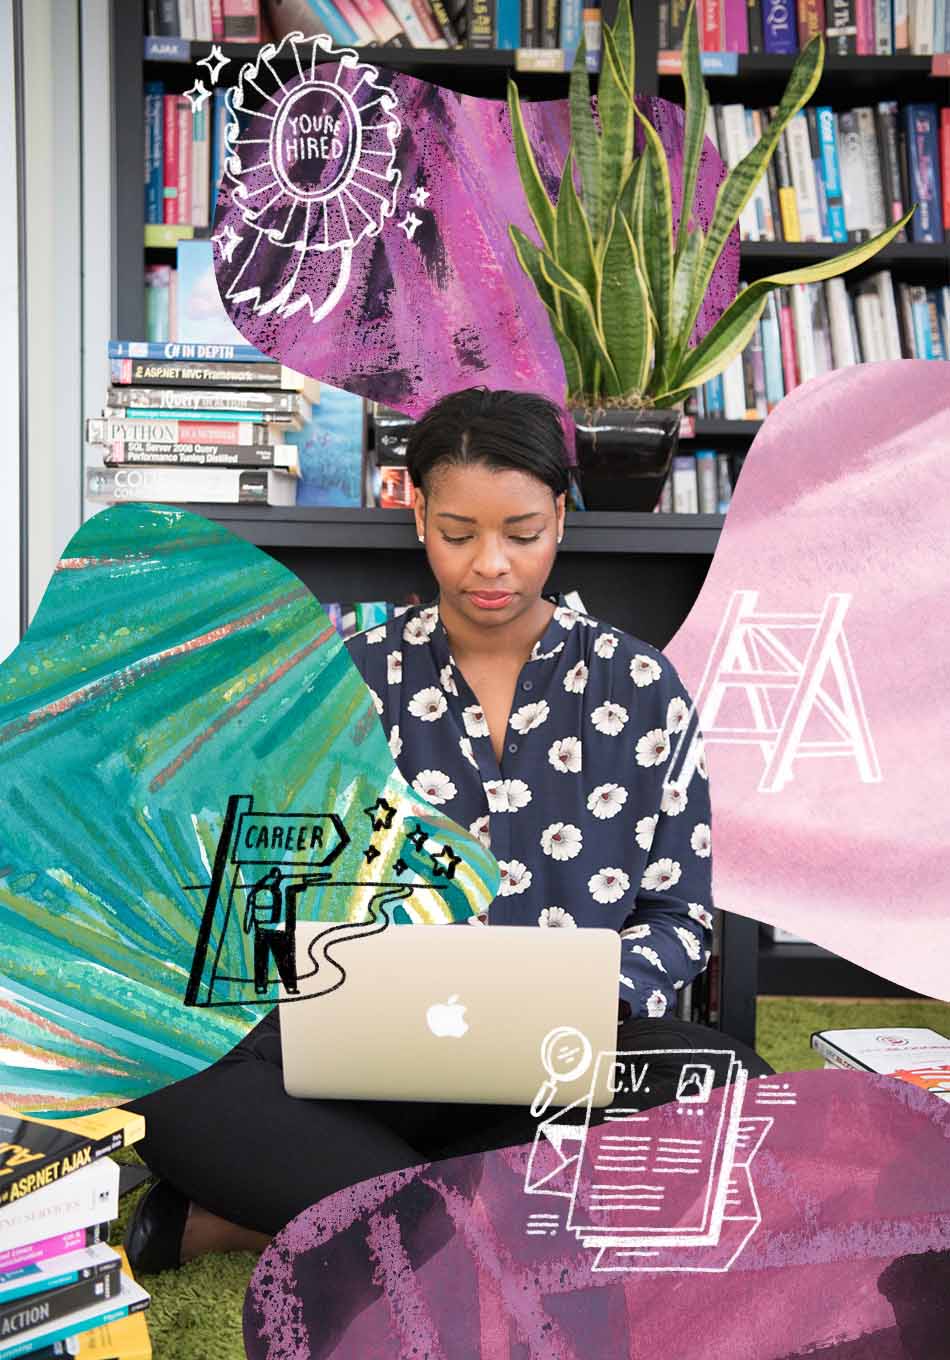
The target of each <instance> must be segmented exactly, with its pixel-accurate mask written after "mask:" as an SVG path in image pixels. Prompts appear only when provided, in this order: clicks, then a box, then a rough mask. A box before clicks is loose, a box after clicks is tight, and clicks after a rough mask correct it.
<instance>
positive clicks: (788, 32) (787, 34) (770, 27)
mask: <svg viewBox="0 0 950 1360" xmlns="http://www.w3.org/2000/svg"><path fill="white" fill-rule="evenodd" d="M762 4H763V7H764V8H763V16H762V18H763V24H764V28H765V50H766V52H770V53H773V54H774V55H776V56H791V55H793V54H794V53H795V52H797V51H798V26H797V23H796V18H795V6H794V0H762Z"/></svg>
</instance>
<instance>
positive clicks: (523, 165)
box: [508, 80, 554, 250]
mask: <svg viewBox="0 0 950 1360" xmlns="http://www.w3.org/2000/svg"><path fill="white" fill-rule="evenodd" d="M508 115H509V117H510V119H511V130H512V133H513V135H514V143H515V158H516V160H517V162H518V172H519V174H520V176H521V183H522V186H523V188H524V193H525V199H526V201H527V204H528V211H529V212H530V213H531V218H532V221H533V222H534V225H535V227H536V228H537V232H538V235H539V236H540V237H541V240H542V241H543V242H544V245H545V248H546V249H548V250H552V249H553V248H554V205H553V203H552V202H551V200H550V199H549V198H548V194H547V190H546V189H545V187H544V184H543V182H542V180H541V175H540V172H539V171H538V165H537V162H536V161H535V159H534V152H533V151H532V150H531V143H530V142H529V140H528V133H527V130H526V129H525V125H524V117H523V116H522V113H521V100H520V99H519V97H518V87H517V85H516V84H515V82H514V81H513V80H509V81H508Z"/></svg>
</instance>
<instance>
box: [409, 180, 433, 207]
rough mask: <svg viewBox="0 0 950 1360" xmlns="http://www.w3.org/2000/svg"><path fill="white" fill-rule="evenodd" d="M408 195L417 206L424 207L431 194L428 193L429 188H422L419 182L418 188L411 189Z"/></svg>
mask: <svg viewBox="0 0 950 1360" xmlns="http://www.w3.org/2000/svg"><path fill="white" fill-rule="evenodd" d="M409 197H410V198H411V199H412V201H413V203H414V204H415V205H416V207H417V208H424V207H425V205H426V203H427V202H428V200H429V198H430V197H431V195H430V193H429V190H428V189H423V187H422V185H421V184H420V185H419V188H418V189H413V191H412V193H411V194H410V195H409Z"/></svg>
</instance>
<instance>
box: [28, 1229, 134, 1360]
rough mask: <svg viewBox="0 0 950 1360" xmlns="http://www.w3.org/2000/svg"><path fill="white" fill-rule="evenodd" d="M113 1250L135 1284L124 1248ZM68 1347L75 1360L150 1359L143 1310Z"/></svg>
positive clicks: (83, 1334)
mask: <svg viewBox="0 0 950 1360" xmlns="http://www.w3.org/2000/svg"><path fill="white" fill-rule="evenodd" d="M116 1250H117V1251H118V1254H119V1256H120V1258H121V1262H122V1274H123V1275H124V1276H126V1277H128V1279H129V1280H130V1281H131V1282H132V1283H133V1284H134V1283H135V1278H134V1276H133V1274H132V1271H131V1269H130V1267H129V1259H128V1257H127V1256H126V1254H125V1249H124V1248H123V1247H117V1248H116ZM68 1345H69V1346H70V1347H71V1349H70V1351H69V1352H68V1353H69V1354H72V1355H76V1356H78V1360H152V1342H151V1339H150V1338H149V1334H148V1325H147V1323H146V1321H145V1313H144V1312H142V1311H139V1312H136V1313H129V1314H128V1315H127V1316H126V1317H121V1318H115V1319H114V1320H113V1321H112V1322H107V1323H103V1324H101V1325H100V1326H98V1327H93V1328H92V1330H91V1331H88V1332H83V1333H82V1334H81V1335H80V1336H77V1337H75V1338H71V1339H70V1340H69V1342H68ZM30 1360H32V1357H31V1358H30ZM51 1360H52V1358H51Z"/></svg>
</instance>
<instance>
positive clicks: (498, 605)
mask: <svg viewBox="0 0 950 1360" xmlns="http://www.w3.org/2000/svg"><path fill="white" fill-rule="evenodd" d="M512 595H513V591H510V590H470V591H469V592H468V596H469V599H470V600H472V601H473V602H474V603H475V604H476V605H477V606H478V608H479V609H503V608H504V607H505V605H506V604H507V603H508V601H509V600H510V599H511V598H512Z"/></svg>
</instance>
